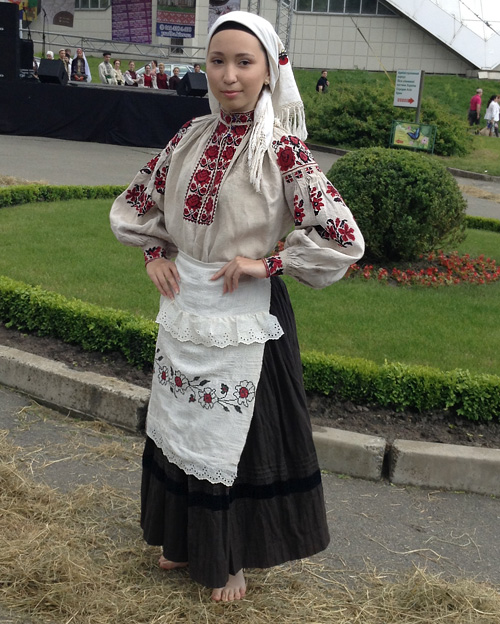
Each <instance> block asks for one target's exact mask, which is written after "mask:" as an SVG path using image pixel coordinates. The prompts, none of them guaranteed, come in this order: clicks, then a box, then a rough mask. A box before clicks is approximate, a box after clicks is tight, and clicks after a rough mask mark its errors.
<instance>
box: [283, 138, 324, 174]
mask: <svg viewBox="0 0 500 624" xmlns="http://www.w3.org/2000/svg"><path fill="white" fill-rule="evenodd" d="M273 148H274V151H275V152H276V156H277V160H278V167H279V168H280V169H281V171H283V172H289V171H290V170H292V169H295V168H299V167H300V168H303V167H304V165H309V166H311V165H316V163H315V161H314V159H313V157H312V154H311V152H310V151H309V150H308V149H307V146H306V145H305V143H303V142H302V141H301V140H300V139H299V138H297V137H295V136H283V137H281V139H280V140H279V141H273ZM316 167H317V165H316Z"/></svg>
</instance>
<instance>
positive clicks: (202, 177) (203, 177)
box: [194, 169, 210, 184]
mask: <svg viewBox="0 0 500 624" xmlns="http://www.w3.org/2000/svg"><path fill="white" fill-rule="evenodd" d="M194 179H195V180H196V182H198V183H199V184H206V183H207V182H208V181H209V180H210V172H209V171H207V170H206V169H201V170H200V171H197V172H196V175H195V176H194Z"/></svg>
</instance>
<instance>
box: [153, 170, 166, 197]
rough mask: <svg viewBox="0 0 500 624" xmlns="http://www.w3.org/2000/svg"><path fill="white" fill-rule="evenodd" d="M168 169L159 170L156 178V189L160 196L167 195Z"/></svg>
mask: <svg viewBox="0 0 500 624" xmlns="http://www.w3.org/2000/svg"><path fill="white" fill-rule="evenodd" d="M167 170H168V169H167V167H162V168H161V169H158V171H157V172H156V176H155V189H156V190H157V191H158V193H160V195H165V183H166V181H167Z"/></svg>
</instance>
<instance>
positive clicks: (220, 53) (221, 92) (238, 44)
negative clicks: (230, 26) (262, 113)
mask: <svg viewBox="0 0 500 624" xmlns="http://www.w3.org/2000/svg"><path fill="white" fill-rule="evenodd" d="M207 79H208V82H209V84H210V89H211V90H212V93H213V94H214V96H215V97H216V98H217V100H218V101H219V103H220V105H221V106H222V108H223V109H224V110H225V111H227V112H228V113H244V112H246V111H250V110H253V109H254V108H255V106H256V104H257V100H258V99H259V95H260V92H261V91H262V87H263V86H264V82H265V81H269V69H268V67H267V58H266V54H265V52H264V51H263V49H262V47H261V45H260V42H259V40H258V39H257V37H254V36H253V35H251V34H249V33H246V32H242V31H241V30H222V31H221V32H218V33H217V34H215V35H214V36H213V37H212V39H211V41H210V46H209V48H208V56H207Z"/></svg>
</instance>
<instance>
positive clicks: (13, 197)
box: [0, 184, 125, 208]
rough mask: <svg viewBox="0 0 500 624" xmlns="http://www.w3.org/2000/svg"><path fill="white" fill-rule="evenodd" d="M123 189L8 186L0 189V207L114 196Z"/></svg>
mask: <svg viewBox="0 0 500 624" xmlns="http://www.w3.org/2000/svg"><path fill="white" fill-rule="evenodd" d="M124 189H125V187H124V186H51V185H48V184H47V185H45V184H27V185H24V186H9V187H7V188H1V189H0V208H4V207H6V206H19V205H20V204H30V203H34V202H46V201H47V202H51V201H65V200H69V199H107V198H115V197H117V196H118V195H120V193H122V192H123V191H124Z"/></svg>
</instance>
